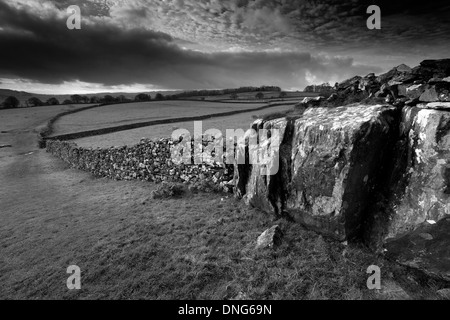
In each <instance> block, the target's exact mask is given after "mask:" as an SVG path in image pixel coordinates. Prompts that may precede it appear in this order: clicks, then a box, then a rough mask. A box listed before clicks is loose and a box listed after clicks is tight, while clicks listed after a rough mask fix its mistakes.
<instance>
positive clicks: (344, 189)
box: [285, 105, 398, 240]
mask: <svg viewBox="0 0 450 320" xmlns="http://www.w3.org/2000/svg"><path fill="white" fill-rule="evenodd" d="M397 117H398V111H397V110H396V109H395V108H393V107H389V106H382V105H376V106H367V105H356V106H347V107H339V108H336V109H325V108H318V109H310V110H309V111H307V112H306V113H305V114H304V115H303V117H302V118H300V119H298V120H297V121H296V122H295V124H294V135H293V139H292V157H291V159H292V164H291V179H290V181H289V188H288V190H289V193H288V199H287V203H286V207H285V210H286V211H287V212H288V213H289V214H290V215H292V216H293V217H294V218H295V219H296V220H299V221H301V222H302V223H303V224H305V225H307V226H309V227H312V228H314V229H317V230H320V231H321V232H322V233H326V234H328V235H330V236H333V237H334V238H337V239H340V240H344V239H347V238H352V237H355V236H358V235H359V233H360V231H361V227H362V222H363V220H364V213H365V210H366V208H367V207H368V205H369V203H370V200H371V196H372V195H373V194H374V193H375V192H377V190H378V189H379V188H380V187H381V178H382V174H383V172H384V171H385V170H386V168H384V166H383V164H384V163H385V161H384V158H385V157H387V156H388V155H389V154H390V152H391V147H392V143H393V141H394V139H395V136H396V123H397V121H396V118H397Z"/></svg>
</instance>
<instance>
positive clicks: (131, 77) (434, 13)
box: [0, 0, 450, 94]
mask: <svg viewBox="0 0 450 320" xmlns="http://www.w3.org/2000/svg"><path fill="white" fill-rule="evenodd" d="M371 4H376V5H378V6H379V7H380V9H381V29H379V30H377V29H374V30H369V29H368V28H367V25H366V21H367V19H368V18H369V16H370V14H368V13H367V8H368V6H369V5H371ZM70 5H78V6H79V7H80V9H81V29H80V30H69V29H68V28H67V25H66V22H67V19H68V18H69V16H70V14H69V13H68V12H67V8H68V7H69V6H70ZM449 17H450V2H449V1H448V0H445V1H440V0H437V1H432V2H431V1H429V2H426V3H425V2H420V3H419V4H415V3H413V2H412V1H406V0H396V1H392V0H389V1H355V0H331V1H325V0H303V1H302V0H276V1H269V0H229V1H224V0H221V1H219V0H127V1H125V0H60V1H50V0H0V88H3V89H12V90H21V91H28V92H34V93H45V94H63V93H95V92H107V91H108V92H144V91H155V90H172V89H173V90H180V89H182V90H191V89H218V88H235V87H240V86H261V85H275V86H280V87H281V88H282V89H283V90H303V89H304V88H305V86H307V85H310V84H320V83H323V82H329V83H331V84H334V83H335V82H338V81H342V80H345V79H347V78H350V77H352V76H354V75H362V76H364V75H366V74H368V73H371V72H374V73H376V74H380V73H383V72H386V71H388V70H389V69H391V68H392V67H395V66H398V65H400V64H402V63H405V64H407V65H410V66H412V67H413V66H416V65H418V64H419V63H420V62H421V61H422V60H425V59H442V58H450V53H449V48H450V19H449Z"/></svg>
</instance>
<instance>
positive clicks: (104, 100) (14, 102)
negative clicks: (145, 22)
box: [0, 86, 283, 109]
mask: <svg viewBox="0 0 450 320" xmlns="http://www.w3.org/2000/svg"><path fill="white" fill-rule="evenodd" d="M267 91H275V92H280V96H282V95H283V92H281V88H280V87H275V86H262V87H240V88H236V89H222V90H194V91H185V92H181V93H176V94H172V95H166V96H164V95H163V94H161V93H157V94H156V95H155V97H154V98H153V99H152V97H151V96H150V95H149V94H146V93H139V94H137V95H136V96H135V97H134V99H130V98H127V97H126V96H124V95H119V96H117V97H114V96H112V95H105V96H103V97H98V96H91V97H88V96H86V95H78V94H74V95H71V96H70V99H65V100H64V101H62V102H60V101H59V100H58V99H57V98H55V97H51V98H49V99H47V100H46V101H42V100H41V99H39V98H37V97H31V98H29V99H27V100H26V101H25V107H41V106H54V105H60V104H61V105H67V104H89V103H92V104H97V103H98V104H114V103H130V102H146V101H152V100H176V99H183V98H189V97H198V96H216V95H227V94H229V95H230V97H231V98H232V97H235V98H236V99H237V97H238V96H237V94H238V93H244V92H257V94H256V96H255V97H256V98H257V99H263V98H264V94H263V92H267ZM20 105H21V103H20V101H19V99H17V98H16V97H15V96H9V97H7V98H6V99H5V100H4V101H3V102H2V103H1V104H0V109H1V108H3V109H12V108H18V107H20Z"/></svg>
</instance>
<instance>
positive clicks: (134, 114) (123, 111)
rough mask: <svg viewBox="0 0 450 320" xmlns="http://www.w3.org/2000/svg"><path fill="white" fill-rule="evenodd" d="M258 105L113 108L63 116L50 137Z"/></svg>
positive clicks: (203, 103) (158, 103)
mask: <svg viewBox="0 0 450 320" xmlns="http://www.w3.org/2000/svg"><path fill="white" fill-rule="evenodd" d="M262 106H264V103H261V104H245V103H217V102H207V101H198V102H197V101H151V102H139V103H126V104H114V105H108V106H103V107H99V108H95V109H91V110H87V111H83V112H80V113H76V114H71V115H68V116H65V117H63V118H61V119H60V120H58V121H57V122H56V123H55V130H54V135H60V134H66V133H74V132H81V131H89V130H94V129H101V128H107V127H114V126H119V125H124V124H130V123H138V122H147V121H153V120H162V119H172V118H180V117H194V116H202V115H208V114H215V113H223V112H229V111H234V110H243V109H255V108H258V107H262Z"/></svg>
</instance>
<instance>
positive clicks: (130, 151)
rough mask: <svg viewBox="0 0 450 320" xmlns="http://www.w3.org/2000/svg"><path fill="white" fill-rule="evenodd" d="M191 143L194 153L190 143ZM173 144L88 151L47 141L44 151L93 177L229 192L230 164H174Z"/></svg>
mask: <svg viewBox="0 0 450 320" xmlns="http://www.w3.org/2000/svg"><path fill="white" fill-rule="evenodd" d="M191 143H192V144H191V148H192V150H194V146H195V144H194V141H192V142H191ZM176 144H177V143H175V142H174V141H172V140H171V139H159V140H154V141H153V140H146V139H143V140H141V142H140V143H139V144H137V145H135V146H131V147H128V146H124V147H111V148H109V149H92V148H82V147H80V146H78V145H77V144H76V143H74V142H70V141H59V140H48V141H47V146H46V147H47V152H49V153H51V154H53V155H55V156H57V157H59V158H60V159H62V160H64V161H65V162H67V163H68V164H70V165H71V166H72V167H73V168H76V169H81V170H84V171H88V172H91V173H92V174H93V175H94V176H96V177H108V178H111V179H116V180H142V181H152V182H157V183H158V182H163V181H167V182H178V183H188V184H191V185H202V186H205V188H208V189H211V190H214V191H223V192H231V191H232V184H233V165H232V164H231V165H227V164H225V163H226V162H225V161H224V162H222V163H220V162H213V161H205V162H203V163H202V164H176V163H174V161H173V159H172V153H171V148H172V147H174V146H176ZM225 156H226V153H224V157H225ZM192 163H194V161H192Z"/></svg>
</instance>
